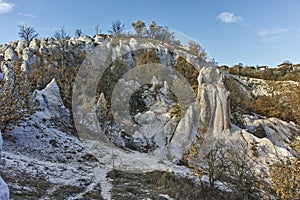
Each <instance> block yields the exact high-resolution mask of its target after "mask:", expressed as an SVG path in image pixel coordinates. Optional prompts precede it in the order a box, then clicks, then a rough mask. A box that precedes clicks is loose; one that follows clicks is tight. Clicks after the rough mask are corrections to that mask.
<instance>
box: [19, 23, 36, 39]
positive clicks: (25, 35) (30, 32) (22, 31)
mask: <svg viewBox="0 0 300 200" xmlns="http://www.w3.org/2000/svg"><path fill="white" fill-rule="evenodd" d="M18 28H19V33H18V34H19V37H20V38H21V39H23V40H25V41H27V42H29V41H30V40H32V39H33V38H36V37H37V36H38V35H39V34H38V33H37V32H36V31H35V29H34V28H33V27H32V26H28V25H27V24H24V25H20V26H18Z"/></svg>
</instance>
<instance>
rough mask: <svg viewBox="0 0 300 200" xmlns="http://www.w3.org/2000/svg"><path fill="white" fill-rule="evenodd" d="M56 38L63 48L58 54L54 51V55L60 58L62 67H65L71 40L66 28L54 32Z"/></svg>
mask: <svg viewBox="0 0 300 200" xmlns="http://www.w3.org/2000/svg"><path fill="white" fill-rule="evenodd" d="M54 38H55V39H56V40H58V42H59V44H60V46H61V48H59V49H57V50H58V52H56V51H54V52H53V54H54V55H57V56H58V57H60V65H61V66H64V65H65V58H66V56H67V41H66V40H67V39H70V36H69V34H68V33H67V31H66V29H65V27H64V26H62V27H61V28H59V29H58V30H56V31H55V32H54Z"/></svg>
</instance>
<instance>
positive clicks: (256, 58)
mask: <svg viewBox="0 0 300 200" xmlns="http://www.w3.org/2000/svg"><path fill="white" fill-rule="evenodd" d="M299 10H300V1H299V0H252V1H246V0H191V1H187V0H186V1H175V0H173V1H167V0H165V1H162V0H160V1H159V0H151V1H146V0H139V1H138V0H126V1H122V0H118V1H114V0H105V1H100V0H26V1H25V0H0V27H1V28H0V43H6V42H8V41H11V40H16V39H18V35H17V32H18V29H17V26H18V25H20V24H28V25H30V26H33V27H34V28H35V29H36V30H37V32H38V33H39V34H40V37H49V36H52V35H53V32H54V31H55V29H57V28H59V27H62V26H65V28H66V30H67V31H68V32H69V34H70V35H73V34H74V30H75V29H78V28H80V29H81V30H82V31H83V32H84V33H85V34H89V35H93V34H94V33H95V26H96V25H97V24H99V27H100V29H101V31H102V33H105V32H107V29H109V27H110V25H111V23H112V21H115V20H121V22H123V23H124V24H125V28H126V29H131V28H132V27H131V22H133V21H136V20H137V19H141V20H143V21H145V22H146V24H149V23H150V22H151V21H152V20H155V21H156V22H157V24H159V25H167V26H168V27H169V28H171V29H173V30H176V31H178V32H181V33H184V34H186V35H188V36H189V37H191V38H193V39H194V40H196V41H197V42H199V43H200V44H201V45H202V46H203V47H204V48H205V49H206V51H207V52H208V54H209V56H210V57H211V58H214V59H215V60H216V61H217V62H219V64H227V65H234V64H237V63H243V64H244V65H269V66H271V67H274V66H276V65H277V64H279V63H281V62H283V61H285V60H289V61H291V62H293V63H300V21H299V20H300V12H299Z"/></svg>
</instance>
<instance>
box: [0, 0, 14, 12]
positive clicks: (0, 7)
mask: <svg viewBox="0 0 300 200" xmlns="http://www.w3.org/2000/svg"><path fill="white" fill-rule="evenodd" d="M13 7H14V4H12V3H8V2H5V1H3V0H0V14H3V13H8V12H10V11H12V9H13Z"/></svg>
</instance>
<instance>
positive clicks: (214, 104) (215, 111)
mask: <svg viewBox="0 0 300 200" xmlns="http://www.w3.org/2000/svg"><path fill="white" fill-rule="evenodd" d="M223 79H224V77H223V75H222V74H221V72H220V71H219V70H218V69H217V68H216V67H211V66H210V67H207V66H203V67H202V68H201V70H200V73H199V77H198V84H199V85H198V95H197V100H196V102H195V103H193V104H192V105H191V106H190V107H189V109H188V110H187V112H186V114H185V116H184V117H183V118H182V119H181V121H180V122H179V124H178V127H177V129H176V131H175V134H174V137H173V139H172V141H171V142H170V144H169V145H168V147H167V148H168V152H169V157H170V158H171V159H172V160H174V159H175V160H179V159H181V158H182V156H183V154H184V153H185V152H186V151H187V150H188V149H189V148H190V146H191V144H192V143H193V142H195V139H196V136H197V135H198V136H199V137H201V138H203V139H204V142H203V146H204V145H207V144H206V143H205V141H212V140H213V138H215V139H217V138H221V137H223V136H224V134H225V135H226V134H228V132H229V128H230V110H229V93H228V91H227V90H226V89H225V86H224V84H223ZM203 148H207V150H209V146H208V147H203Z"/></svg>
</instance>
